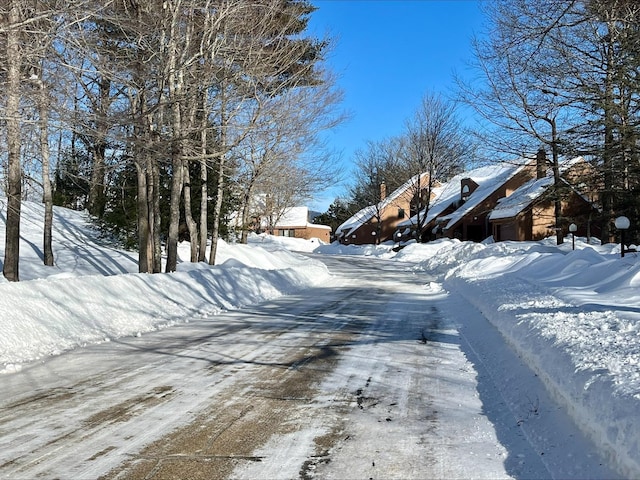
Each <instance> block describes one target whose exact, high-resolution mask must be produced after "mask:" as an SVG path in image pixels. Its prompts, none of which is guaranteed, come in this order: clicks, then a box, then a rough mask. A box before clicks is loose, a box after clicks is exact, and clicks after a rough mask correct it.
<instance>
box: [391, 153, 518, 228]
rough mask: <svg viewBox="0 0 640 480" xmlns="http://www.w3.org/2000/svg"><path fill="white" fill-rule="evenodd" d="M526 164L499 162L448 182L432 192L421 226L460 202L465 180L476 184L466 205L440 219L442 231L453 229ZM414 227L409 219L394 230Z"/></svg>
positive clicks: (470, 171)
mask: <svg viewBox="0 0 640 480" xmlns="http://www.w3.org/2000/svg"><path fill="white" fill-rule="evenodd" d="M526 162H530V160H526V159H520V160H519V161H518V162H514V163H511V162H510V163H507V162H503V163H499V164H492V165H487V166H484V167H478V168H475V169H473V170H469V171H466V172H463V173H460V174H458V175H456V176H455V177H453V178H452V179H451V180H449V181H448V182H446V183H444V184H442V185H440V186H439V187H436V188H434V189H433V194H434V198H433V199H432V200H431V202H430V204H429V210H428V211H427V218H426V220H425V221H424V224H425V225H426V224H427V223H429V222H430V221H431V220H433V219H434V218H436V217H438V216H440V215H441V214H442V212H443V211H444V210H446V209H447V208H448V207H450V206H451V205H452V204H454V203H455V202H457V201H458V200H460V183H461V181H462V180H464V179H465V178H470V179H472V180H473V181H474V182H476V183H477V184H478V188H476V190H474V191H473V193H472V194H470V195H469V197H468V199H467V201H466V202H465V203H464V204H463V205H461V206H460V207H459V208H458V209H456V210H455V211H454V212H452V213H451V214H449V215H445V216H443V217H441V218H442V219H444V220H447V226H446V227H444V228H445V229H446V228H449V227H450V226H453V225H454V224H455V223H456V222H457V221H458V220H459V219H460V218H462V217H463V216H464V215H465V214H466V213H468V212H469V211H471V210H472V209H473V208H474V207H476V206H477V205H478V204H479V203H481V202H482V201H483V200H484V199H486V198H487V197H488V196H489V195H491V194H492V193H493V192H495V191H496V189H498V188H499V187H500V186H501V185H503V184H504V183H505V182H506V181H507V180H509V178H511V177H512V176H514V175H515V174H516V173H518V172H519V171H520V170H521V169H523V168H524V167H525V166H526V164H527V163H526ZM421 215H424V211H422V212H421ZM416 223H417V220H416V216H415V215H414V216H413V217H411V218H410V219H408V220H405V221H404V222H402V223H401V224H399V225H398V227H409V226H411V225H415V224H416Z"/></svg>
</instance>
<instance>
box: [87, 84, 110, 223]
mask: <svg viewBox="0 0 640 480" xmlns="http://www.w3.org/2000/svg"><path fill="white" fill-rule="evenodd" d="M99 89H100V94H99V95H100V96H99V101H100V103H99V105H98V106H97V111H96V117H97V120H96V134H95V138H93V144H92V145H91V151H92V152H93V165H92V170H91V183H90V185H89V208H88V210H89V213H90V214H91V215H95V216H96V217H98V218H102V216H103V215H104V209H105V207H106V203H107V200H106V196H105V191H104V176H105V155H106V150H107V142H106V138H107V130H108V127H107V121H106V116H107V111H106V110H107V109H108V105H109V92H110V89H111V82H110V81H109V80H107V79H106V78H104V77H102V79H101V80H100V82H99Z"/></svg>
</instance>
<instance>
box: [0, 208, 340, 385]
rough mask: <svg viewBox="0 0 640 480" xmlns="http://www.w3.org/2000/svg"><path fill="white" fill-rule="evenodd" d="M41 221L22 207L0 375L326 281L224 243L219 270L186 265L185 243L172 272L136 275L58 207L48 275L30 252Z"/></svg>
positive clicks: (312, 264)
mask: <svg viewBox="0 0 640 480" xmlns="http://www.w3.org/2000/svg"><path fill="white" fill-rule="evenodd" d="M0 206H1V205H0ZM0 213H1V212H0ZM42 214H43V211H42V207H41V206H40V205H37V204H33V203H30V202H25V205H24V208H23V215H24V219H23V228H22V238H23V242H22V244H21V259H20V269H21V270H20V271H21V279H22V280H23V281H21V282H17V283H11V282H7V281H6V280H4V281H2V282H0V373H8V372H12V371H16V370H19V369H20V368H21V365H22V364H24V363H27V362H33V361H35V360H38V359H42V358H45V357H47V356H50V355H57V354H60V353H62V352H64V351H66V350H70V349H73V348H77V347H81V346H83V345H87V344H90V343H100V342H105V341H109V340H111V339H116V338H120V337H125V336H132V335H141V334H143V333H145V332H150V331H153V330H158V329H161V328H165V327H168V326H171V325H175V324H177V323H184V322H188V321H189V319H190V318H195V317H200V318H202V317H208V316H211V315H215V314H216V313H218V312H220V311H221V310H223V309H236V308H240V307H242V306H244V305H249V304H253V303H257V302H262V301H264V300H267V299H271V298H275V297H277V296H280V295H284V294H288V293H293V292H296V291H298V290H300V289H303V288H307V287H310V286H312V285H315V284H316V283H317V282H319V281H322V280H324V279H326V278H327V276H328V275H329V273H328V271H327V268H326V267H325V266H324V264H322V263H320V262H317V261H314V260H310V259H309V258H307V257H303V256H301V255H299V254H296V253H292V252H290V251H288V250H286V249H282V248H271V249H266V248H262V247H260V246H256V245H252V246H248V245H229V244H227V243H225V242H224V241H222V240H221V241H220V242H219V245H218V258H217V261H218V263H219V265H217V266H214V267H210V266H209V265H206V264H202V263H200V264H191V263H189V262H188V261H186V260H188V259H189V244H188V243H182V244H180V246H179V251H178V255H179V258H180V260H181V263H179V264H178V272H175V273H172V274H157V275H150V274H138V273H135V272H137V268H138V267H137V262H136V260H137V255H136V254H135V253H133V252H127V251H125V250H119V249H117V248H114V247H110V246H106V245H105V244H104V241H101V240H100V238H99V235H98V233H97V232H96V230H95V229H93V228H92V227H91V226H90V225H89V224H88V223H87V216H86V214H83V213H81V212H74V211H71V210H67V209H63V208H56V209H55V219H56V220H57V222H56V227H55V230H54V254H55V255H56V266H54V267H45V266H43V265H42V260H41V258H40V251H39V249H38V248H36V247H35V246H36V245H38V242H39V241H40V239H41V238H42V227H41V223H40V220H38V217H40V218H41V215H42ZM3 230H4V224H3V223H0V233H2V234H3V233H4V231H3ZM3 246H4V245H1V246H0V251H1V250H2V247H3ZM315 246H317V244H316V245H314V248H315ZM2 253H3V252H2ZM2 278H3V279H4V277H2Z"/></svg>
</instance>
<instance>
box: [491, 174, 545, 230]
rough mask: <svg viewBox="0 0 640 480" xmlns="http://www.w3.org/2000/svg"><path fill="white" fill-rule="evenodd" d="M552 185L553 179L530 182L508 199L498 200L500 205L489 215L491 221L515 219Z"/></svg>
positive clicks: (538, 179)
mask: <svg viewBox="0 0 640 480" xmlns="http://www.w3.org/2000/svg"><path fill="white" fill-rule="evenodd" d="M550 185H553V177H544V178H537V179H536V178H534V179H532V180H529V181H528V182H526V183H525V184H523V185H522V186H520V187H519V188H518V189H516V190H515V191H514V192H513V193H512V194H511V195H509V196H508V197H504V198H501V199H500V200H498V204H497V205H496V206H495V208H494V209H493V211H492V212H491V213H490V214H489V220H499V219H501V218H512V217H515V216H516V215H518V214H519V213H520V212H522V211H523V210H524V209H526V208H527V207H528V206H529V205H531V204H532V203H533V202H534V201H535V200H536V199H538V198H539V197H540V196H541V195H542V194H543V193H544V192H545V191H546V190H547V188H549V186H550Z"/></svg>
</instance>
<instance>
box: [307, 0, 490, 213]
mask: <svg viewBox="0 0 640 480" xmlns="http://www.w3.org/2000/svg"><path fill="white" fill-rule="evenodd" d="M479 1H481V0H446V1H445V0H413V1H401V0H387V1H383V0H369V1H367V0H312V3H313V5H315V6H316V7H317V8H318V10H317V11H315V12H314V13H313V14H312V15H311V21H310V33H311V34H313V35H316V36H321V37H323V36H328V37H330V38H332V39H333V49H332V51H331V52H330V54H329V57H328V62H327V63H328V67H329V68H330V69H331V70H332V71H333V72H335V73H336V74H337V75H338V77H339V81H338V86H339V88H341V89H342V90H343V92H344V103H343V105H342V107H343V109H344V110H346V111H348V112H349V113H350V114H351V118H350V119H349V120H347V122H345V123H344V124H343V125H341V126H340V127H338V128H337V129H336V130H334V131H332V132H329V133H328V134H327V139H328V143H329V146H330V147H331V148H332V149H333V150H336V151H338V152H341V154H342V158H341V162H342V163H343V164H344V165H345V167H346V168H347V169H349V168H350V165H351V162H352V160H353V155H354V152H355V151H356V150H358V149H360V148H364V147H365V145H366V142H367V140H374V141H377V140H383V139H385V138H389V137H391V136H394V135H398V134H400V133H401V132H402V130H403V127H404V122H405V121H406V120H407V119H408V118H410V117H411V116H412V115H413V113H414V112H415V110H416V109H417V108H418V106H419V104H420V100H421V98H422V97H423V96H424V95H425V94H426V93H441V94H443V95H449V94H452V92H453V91H454V90H455V84H454V81H453V72H454V71H456V72H458V73H459V74H462V75H463V76H464V74H465V70H467V69H468V67H467V64H468V62H469V61H471V60H472V58H473V57H472V51H471V39H472V36H473V35H474V34H478V35H479V34H480V33H481V31H482V25H483V21H484V20H483V16H482V14H481V12H480V5H479ZM344 191H345V189H344V188H340V187H336V188H333V189H331V190H329V191H327V192H325V194H323V196H322V198H318V199H317V200H316V201H315V202H313V203H311V204H310V207H311V208H313V209H318V210H320V211H325V210H326V209H327V207H328V205H329V204H330V203H331V202H332V201H333V199H334V198H335V197H336V196H338V195H340V194H342V193H343V192H344Z"/></svg>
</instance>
